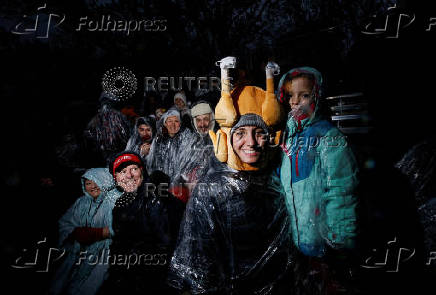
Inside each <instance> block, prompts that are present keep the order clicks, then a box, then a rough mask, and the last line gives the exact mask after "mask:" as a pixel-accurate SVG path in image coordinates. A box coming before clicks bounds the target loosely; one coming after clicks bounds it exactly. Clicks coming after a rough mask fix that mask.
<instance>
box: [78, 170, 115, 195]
mask: <svg viewBox="0 0 436 295" xmlns="http://www.w3.org/2000/svg"><path fill="white" fill-rule="evenodd" d="M85 179H89V180H92V181H94V182H95V183H96V184H97V185H98V187H99V188H100V190H101V193H100V195H99V196H98V199H100V198H102V196H103V195H104V194H105V193H107V192H108V191H110V190H111V189H113V188H114V187H115V183H114V179H113V177H112V175H111V174H110V173H109V169H108V168H92V169H89V170H87V171H86V172H85V173H84V174H83V175H82V191H83V193H84V194H85V195H86V196H88V197H90V198H92V197H91V195H89V194H88V193H87V192H86V190H85Z"/></svg>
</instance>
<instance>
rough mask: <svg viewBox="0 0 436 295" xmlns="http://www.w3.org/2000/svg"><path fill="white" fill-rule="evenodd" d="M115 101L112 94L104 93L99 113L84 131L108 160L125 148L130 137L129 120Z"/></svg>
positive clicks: (86, 136) (92, 143) (87, 137)
mask: <svg viewBox="0 0 436 295" xmlns="http://www.w3.org/2000/svg"><path fill="white" fill-rule="evenodd" d="M113 103H114V100H113V99H112V98H111V96H110V94H107V93H103V94H102V95H101V97H100V105H101V106H100V108H99V110H98V113H97V115H95V116H94V118H92V119H91V121H90V122H89V123H88V125H87V127H86V129H85V131H84V135H85V138H86V139H87V140H88V141H89V142H90V143H91V145H92V146H93V148H95V149H96V150H97V151H98V152H99V153H101V155H102V158H103V159H104V160H105V161H106V162H108V161H110V159H111V157H112V156H113V155H115V154H117V153H119V152H120V151H123V150H124V148H125V147H126V144H127V141H128V140H129V137H130V125H129V122H128V121H127V118H126V117H125V116H124V115H123V114H122V113H121V112H119V111H117V110H115V109H114V108H113V107H112V104H113Z"/></svg>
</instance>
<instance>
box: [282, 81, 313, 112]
mask: <svg viewBox="0 0 436 295" xmlns="http://www.w3.org/2000/svg"><path fill="white" fill-rule="evenodd" d="M284 88H285V93H286V95H287V96H288V98H289V105H290V107H291V112H292V115H293V116H294V117H295V116H299V115H302V114H304V113H306V114H308V115H311V114H312V113H313V111H312V109H311V108H310V104H311V103H312V102H313V95H312V89H313V82H312V81H311V80H309V79H308V78H306V77H297V78H295V79H292V80H291V81H288V82H286V83H285V85H284Z"/></svg>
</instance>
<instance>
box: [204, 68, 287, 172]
mask: <svg viewBox="0 0 436 295" xmlns="http://www.w3.org/2000/svg"><path fill="white" fill-rule="evenodd" d="M229 85H230V83H229V80H228V79H226V77H225V78H224V79H222V80H221V98H220V101H219V102H218V104H217V106H216V108H215V119H216V121H217V122H218V124H219V125H220V129H219V130H218V131H217V133H216V134H215V133H214V132H213V131H212V130H210V131H209V135H210V137H211V139H212V143H213V145H214V152H215V156H216V157H217V159H218V160H219V161H221V162H224V163H227V165H228V166H229V167H231V168H233V169H236V170H240V171H241V170H243V171H253V170H259V169H260V168H261V165H259V163H256V164H255V165H253V164H248V163H244V162H242V161H241V159H240V158H239V157H238V155H237V154H236V153H235V152H234V150H233V147H232V144H231V133H230V131H231V129H232V127H233V126H234V125H235V124H236V123H237V122H238V120H239V118H240V117H241V116H243V115H245V114H256V115H259V116H260V117H262V119H263V121H264V122H265V124H266V125H267V126H268V127H269V128H270V129H272V130H274V129H275V128H276V127H277V126H278V125H279V123H280V121H281V117H282V110H281V106H280V104H279V103H278V101H277V99H276V97H275V95H274V78H273V77H269V76H268V75H267V79H266V89H267V90H266V91H265V90H263V89H262V88H259V87H256V86H245V87H244V88H243V90H242V91H241V93H240V94H239V95H235V93H232V94H234V95H233V96H234V99H233V98H232V95H231V93H230V87H229ZM234 91H235V90H234ZM279 133H280V132H277V133H276V136H275V143H278V142H279V140H280V134H279Z"/></svg>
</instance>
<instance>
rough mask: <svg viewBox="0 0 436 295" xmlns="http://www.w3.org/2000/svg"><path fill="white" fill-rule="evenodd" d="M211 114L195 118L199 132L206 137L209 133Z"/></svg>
mask: <svg viewBox="0 0 436 295" xmlns="http://www.w3.org/2000/svg"><path fill="white" fill-rule="evenodd" d="M210 117H211V116H210V114H204V115H198V116H196V117H195V118H194V120H195V124H196V125H197V129H198V132H200V133H201V134H203V135H205V134H207V133H208V132H209V126H210Z"/></svg>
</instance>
